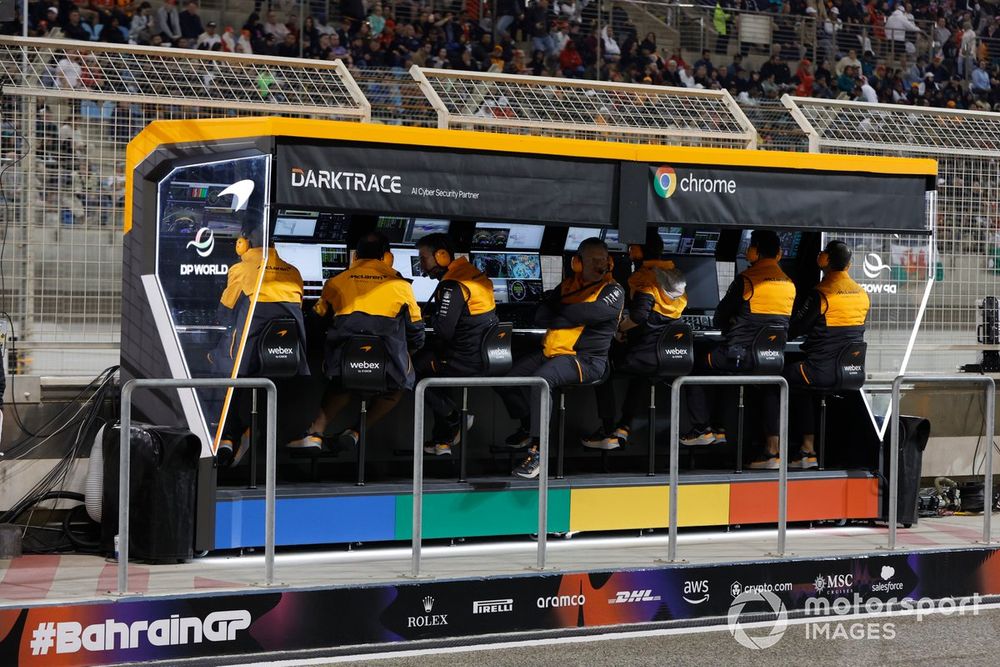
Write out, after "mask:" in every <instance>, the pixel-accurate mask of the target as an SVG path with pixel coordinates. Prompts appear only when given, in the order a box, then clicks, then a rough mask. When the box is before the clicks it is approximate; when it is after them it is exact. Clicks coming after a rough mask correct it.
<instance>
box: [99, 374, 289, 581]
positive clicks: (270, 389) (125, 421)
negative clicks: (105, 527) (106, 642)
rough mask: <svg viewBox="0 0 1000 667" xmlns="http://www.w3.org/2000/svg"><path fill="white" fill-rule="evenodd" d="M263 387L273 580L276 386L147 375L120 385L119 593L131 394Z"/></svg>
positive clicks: (124, 556)
mask: <svg viewBox="0 0 1000 667" xmlns="http://www.w3.org/2000/svg"><path fill="white" fill-rule="evenodd" d="M226 387H233V388H234V389H241V388H246V389H252V388H257V389H260V388H263V389H264V390H266V391H267V429H266V434H267V443H266V446H267V454H266V456H267V462H266V467H267V469H266V470H265V479H266V483H265V490H264V584H265V585H266V586H270V585H272V584H273V583H274V549H275V504H276V492H275V485H276V479H277V471H276V468H277V458H278V457H277V452H278V445H277V422H278V390H277V388H275V386H274V383H273V382H272V381H271V380H268V379H266V378H198V379H183V378H177V379H173V378H169V379H168V378H149V379H131V380H128V381H126V382H125V384H124V385H123V386H122V399H121V400H122V404H121V420H120V423H119V431H120V434H119V435H120V440H119V450H120V451H119V453H118V476H119V479H118V594H119V595H124V594H125V593H126V592H127V589H128V556H129V532H130V531H129V500H130V499H129V495H130V491H131V490H130V488H129V487H130V484H129V482H130V480H129V475H130V474H131V463H132V456H131V454H132V450H131V444H132V443H131V440H132V438H131V430H132V394H133V393H135V390H136V389H202V388H216V389H217V388H226Z"/></svg>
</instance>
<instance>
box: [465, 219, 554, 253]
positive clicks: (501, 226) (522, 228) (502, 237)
mask: <svg viewBox="0 0 1000 667" xmlns="http://www.w3.org/2000/svg"><path fill="white" fill-rule="evenodd" d="M544 234H545V227H544V226H542V225H515V224H510V223H507V222H477V223H476V229H475V231H474V232H473V233H472V247H473V248H474V249H479V250H538V249H539V248H541V247H542V236H543V235H544Z"/></svg>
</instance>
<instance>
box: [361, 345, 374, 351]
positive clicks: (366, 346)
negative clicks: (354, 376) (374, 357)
mask: <svg viewBox="0 0 1000 667" xmlns="http://www.w3.org/2000/svg"><path fill="white" fill-rule="evenodd" d="M371 349H372V346H371V345H362V346H361V351H362V352H371Z"/></svg>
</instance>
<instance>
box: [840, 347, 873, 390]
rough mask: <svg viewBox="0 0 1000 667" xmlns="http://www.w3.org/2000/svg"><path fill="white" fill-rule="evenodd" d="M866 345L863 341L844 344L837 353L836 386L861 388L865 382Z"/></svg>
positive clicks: (852, 388) (849, 388) (850, 388)
mask: <svg viewBox="0 0 1000 667" xmlns="http://www.w3.org/2000/svg"><path fill="white" fill-rule="evenodd" d="M867 352H868V345H867V344H866V343H864V342H860V341H859V342H857V343H850V344H849V345H845V346H844V347H843V349H841V350H840V354H838V355H837V369H836V373H837V388H838V389H847V390H857V389H861V387H862V386H864V384H865V354H866V353H867Z"/></svg>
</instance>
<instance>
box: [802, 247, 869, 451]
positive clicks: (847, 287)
mask: <svg viewBox="0 0 1000 667" xmlns="http://www.w3.org/2000/svg"><path fill="white" fill-rule="evenodd" d="M816 263H817V264H818V265H819V268H820V269H821V270H822V271H823V273H824V275H823V279H822V280H821V281H820V283H819V284H818V285H816V287H815V289H813V291H812V292H810V294H809V296H808V297H806V299H805V300H804V301H803V302H802V303H801V304H800V306H799V307H798V308H796V310H795V312H794V313H793V314H792V319H791V321H790V323H789V327H788V337H789V339H793V338H797V337H799V336H802V335H804V336H805V337H806V338H805V341H804V342H803V343H802V352H803V353H804V354H805V357H806V358H805V360H804V361H796V362H795V363H793V364H790V365H789V366H786V367H785V371H784V376H785V378H786V379H787V380H788V385H789V387H790V389H791V398H790V403H791V405H790V406H789V414H790V415H791V421H792V424H793V427H792V431H793V433H796V434H797V435H798V436H800V438H801V443H802V445H801V449H800V450H799V452H798V455H797V456H796V457H795V458H793V459H792V461H791V462H790V465H791V466H795V467H800V468H803V469H808V468H815V467H816V466H817V462H816V450H815V448H814V443H815V428H816V414H815V406H814V404H813V397H812V396H810V395H809V394H808V392H806V391H804V390H803V389H802V388H803V387H807V386H818V387H831V386H833V385H834V384H835V383H836V381H837V375H836V366H837V361H838V357H839V356H840V352H841V350H843V349H844V347H845V346H847V345H848V344H850V343H856V342H861V341H863V340H864V338H865V320H866V318H867V317H868V309H869V307H870V306H871V301H870V299H869V298H868V293H867V292H865V290H864V289H863V288H862V287H861V285H859V284H857V283H856V282H854V279H853V278H851V277H850V276H849V275H848V274H847V269H848V268H849V267H850V265H851V250H850V248H848V247H847V244H846V243H844V242H843V241H830V242H829V243H828V244H827V246H826V249H825V250H824V251H823V252H821V253H820V254H819V256H818V257H817V258H816ZM796 388H798V391H796Z"/></svg>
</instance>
